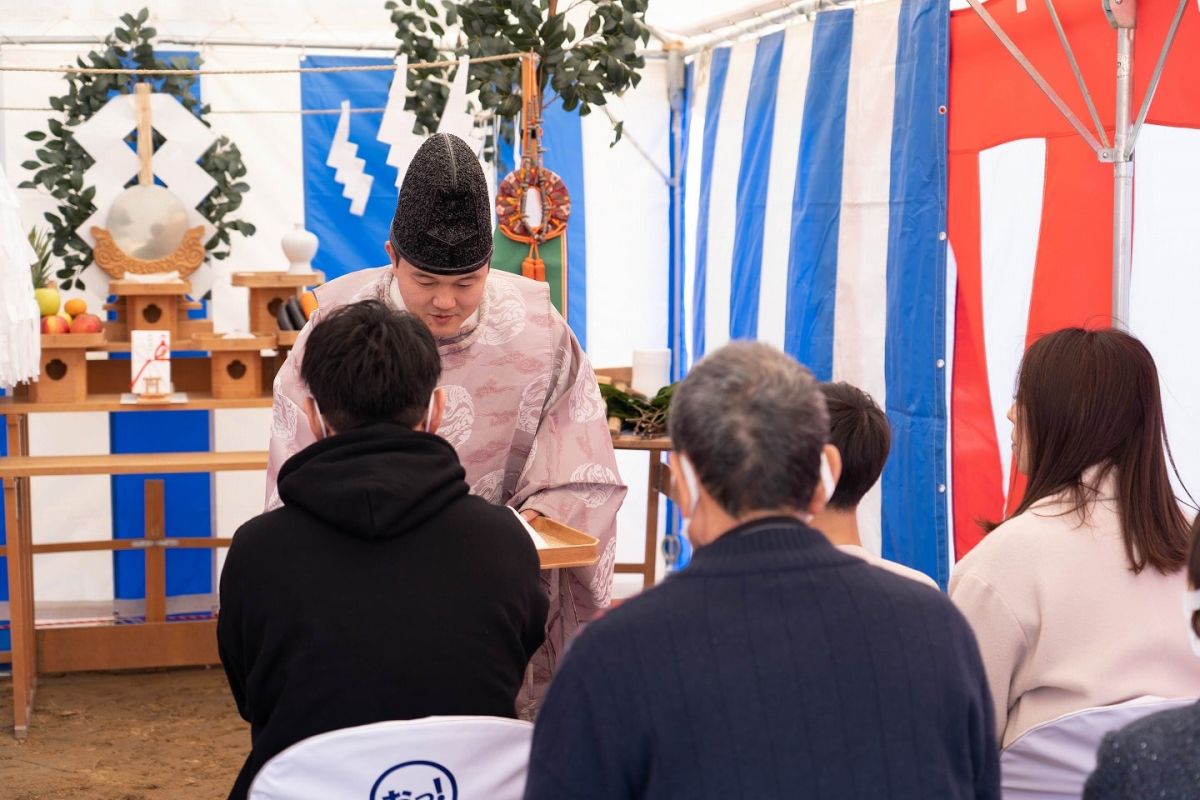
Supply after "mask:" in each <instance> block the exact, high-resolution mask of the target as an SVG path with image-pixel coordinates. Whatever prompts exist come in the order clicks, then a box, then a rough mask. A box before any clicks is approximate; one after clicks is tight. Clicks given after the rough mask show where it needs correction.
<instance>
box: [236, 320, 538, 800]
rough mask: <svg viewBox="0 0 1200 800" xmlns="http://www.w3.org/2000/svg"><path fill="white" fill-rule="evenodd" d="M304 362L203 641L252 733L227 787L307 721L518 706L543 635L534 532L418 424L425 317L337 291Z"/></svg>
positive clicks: (241, 792) (430, 392)
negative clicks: (266, 495)
mask: <svg viewBox="0 0 1200 800" xmlns="http://www.w3.org/2000/svg"><path fill="white" fill-rule="evenodd" d="M302 373H303V379H304V382H305V383H306V384H307V386H308V388H309V390H310V392H311V394H312V397H311V398H309V400H308V407H307V408H306V409H305V412H306V415H307V417H308V424H309V425H310V426H311V427H312V430H313V434H314V435H315V436H316V437H317V440H318V441H317V442H316V443H315V444H312V445H310V446H309V447H307V448H305V449H304V450H302V451H301V452H299V453H297V454H296V455H294V456H292V457H291V458H290V459H288V461H287V462H286V463H285V464H284V465H283V468H282V469H281V470H280V472H279V494H280V497H281V498H282V500H283V506H282V507H280V508H277V509H275V510H273V511H270V512H268V513H266V514H262V515H260V516H258V517H255V518H254V519H252V520H250V521H249V522H247V523H246V524H245V525H243V526H242V527H241V528H240V529H238V531H237V533H236V534H235V535H234V539H233V544H232V545H231V546H230V548H229V556H228V558H227V559H226V561H225V566H224V570H223V572H222V574H221V615H220V620H219V622H218V625H217V642H218V646H219V648H220V653H221V662H222V664H224V666H225V672H226V675H227V676H228V678H229V687H230V689H231V690H232V692H233V696H234V700H235V701H236V702H237V706H238V711H239V712H240V713H241V715H242V716H243V717H244V718H245V719H246V720H247V721H248V722H249V723H250V725H251V729H250V735H251V740H252V750H251V753H250V756H249V757H248V758H247V759H246V763H245V765H244V766H243V767H242V771H241V773H240V774H239V775H238V778H237V782H236V783H235V785H234V787H233V791H232V792H231V794H230V798H242V797H245V796H246V793H247V791H248V790H249V788H250V783H251V781H252V780H253V779H254V776H255V775H256V774H257V772H258V770H259V769H260V768H261V767H262V766H263V764H265V763H266V762H267V761H268V760H269V759H270V758H271V757H272V756H274V755H275V754H277V753H279V752H280V751H282V750H284V749H285V748H287V747H288V746H289V745H291V744H294V743H295V742H298V741H300V740H301V739H305V738H307V737H309V736H313V735H315V734H318V733H324V732H326V731H331V730H336V729H338V728H346V727H351V726H355V725H364V724H367V723H371V722H379V721H383V720H394V719H416V718H419V717H425V716H431V715H453V714H468V715H470V714H481V715H492V716H499V717H515V716H516V713H515V700H516V696H517V691H518V690H519V689H520V687H521V681H522V677H523V675H524V672H525V667H526V664H527V663H528V661H529V658H530V657H531V656H532V655H533V653H534V651H536V650H537V648H538V647H539V646H541V643H542V641H543V638H544V630H545V623H546V609H547V599H546V593H545V592H544V591H543V590H542V589H541V587H540V585H539V582H538V574H539V565H538V557H537V551H536V550H535V548H534V545H533V543H532V542H531V541H530V539H529V536H528V534H527V533H526V532H525V530H524V528H523V527H522V525H521V523H520V522H519V521H518V519H517V517H516V516H515V515H514V514H513V513H512V511H511V510H509V509H507V508H504V507H502V506H493V505H491V504H489V503H488V502H487V501H485V500H483V499H481V498H479V497H475V496H472V495H470V494H469V493H468V487H467V484H466V482H465V481H464V477H463V476H464V472H463V468H462V466H461V465H460V464H459V461H458V457H457V455H455V452H454V449H453V448H452V447H451V446H450V445H449V444H447V443H446V442H445V441H444V440H443V439H441V438H439V437H438V436H435V435H434V433H433V432H434V431H436V429H437V425H438V423H439V422H440V419H441V415H442V410H443V407H444V399H443V397H442V395H441V392H440V390H438V391H435V386H436V385H437V381H438V377H439V376H440V374H441V363H440V359H439V356H438V352H437V347H436V345H435V343H434V340H433V336H432V335H431V334H430V332H429V330H428V328H426V326H425V325H424V324H423V323H422V322H421V321H420V320H419V319H417V318H416V317H413V316H411V315H409V314H407V313H405V312H400V311H395V310H392V309H390V308H389V307H387V306H386V305H384V304H383V303H380V302H378V301H366V302H360V303H351V304H349V305H346V306H343V307H341V308H339V309H337V310H336V311H334V312H333V313H331V314H330V315H329V317H328V318H327V319H326V320H325V321H324V322H323V323H322V324H321V325H320V326H318V327H317V328H316V329H314V330H313V332H312V335H311V336H310V337H309V340H308V355H307V357H306V358H305V359H304V363H303V367H302ZM302 424H303V421H302Z"/></svg>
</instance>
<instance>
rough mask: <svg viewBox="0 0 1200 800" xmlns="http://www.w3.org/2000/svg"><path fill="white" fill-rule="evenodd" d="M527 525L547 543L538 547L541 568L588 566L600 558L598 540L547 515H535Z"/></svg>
mask: <svg viewBox="0 0 1200 800" xmlns="http://www.w3.org/2000/svg"><path fill="white" fill-rule="evenodd" d="M529 526H530V527H531V528H533V529H534V530H535V531H537V532H538V535H539V536H541V537H542V539H543V540H545V542H546V545H547V546H546V547H544V548H543V547H539V548H538V560H539V561H541V564H542V569H560V568H562V567H590V566H593V565H594V564H595V563H596V562H597V561H599V560H600V541H599V540H598V539H595V538H594V537H591V536H588V535H587V534H586V533H583V532H582V531H577V530H575V529H574V528H571V527H568V526H566V525H563V524H562V523H561V522H555V521H554V520H552V519H550V518H548V517H535V518H534V520H533V522H531V523H529Z"/></svg>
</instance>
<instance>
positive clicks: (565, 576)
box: [267, 133, 626, 718]
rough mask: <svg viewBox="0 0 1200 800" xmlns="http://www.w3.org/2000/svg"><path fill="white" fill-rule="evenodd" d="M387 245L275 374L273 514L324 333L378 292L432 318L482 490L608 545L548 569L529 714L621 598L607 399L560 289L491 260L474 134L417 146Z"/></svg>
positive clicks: (457, 444)
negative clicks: (546, 616)
mask: <svg viewBox="0 0 1200 800" xmlns="http://www.w3.org/2000/svg"><path fill="white" fill-rule="evenodd" d="M384 247H385V250H386V251H387V255H388V259H389V262H390V263H389V265H388V266H386V267H379V268H372V269H363V270H358V271H356V272H352V273H349V274H347V275H344V276H342V277H340V278H337V279H335V280H333V281H330V282H329V283H327V284H325V285H324V286H321V287H319V288H318V289H317V290H316V296H317V301H318V303H319V306H318V308H317V310H316V311H315V312H314V314H313V315H312V317H311V319H310V320H309V321H308V324H307V325H306V326H305V327H304V329H303V330H302V331H301V332H300V334H299V336H298V337H297V340H296V344H295V346H294V347H293V348H292V351H291V354H290V355H289V356H288V359H287V362H286V363H284V365H283V367H282V368H281V369H280V372H279V374H278V375H277V376H276V378H275V391H274V394H275V400H274V416H273V421H272V425H271V440H270V447H269V460H268V466H267V508H268V509H269V508H273V507H275V506H276V505H278V503H279V501H280V498H279V495H278V493H277V492H276V475H277V474H278V472H279V469H280V467H281V466H282V465H283V463H284V461H286V460H287V459H288V458H289V457H290V456H292V455H294V454H295V453H298V452H299V451H300V450H302V449H303V448H304V447H305V446H307V445H308V444H310V443H311V442H312V441H313V434H312V432H311V429H310V428H309V426H307V425H304V424H303V422H302V421H303V418H304V409H305V407H306V403H307V400H308V397H309V396H310V392H309V390H308V388H307V387H306V386H305V382H304V380H303V375H302V371H303V364H304V362H305V361H306V360H307V359H308V357H309V356H308V354H307V353H306V344H307V341H308V337H309V336H310V334H311V332H312V331H313V330H314V329H315V328H317V327H319V326H320V325H321V324H322V321H323V320H324V319H325V317H326V315H328V314H329V313H330V312H331V311H332V310H333V309H335V308H338V307H339V306H342V305H345V304H347V303H354V302H359V301H361V300H366V299H375V300H380V301H382V302H384V303H386V304H387V305H388V306H390V307H392V308H397V309H405V310H407V311H409V312H410V313H412V314H414V315H415V316H417V317H419V318H420V319H421V321H422V322H424V323H425V325H426V326H427V327H428V328H429V330H430V332H431V333H432V334H433V336H434V338H435V339H436V340H437V344H438V352H439V353H440V355H441V358H442V369H443V375H442V382H441V386H442V391H443V396H444V397H445V409H444V412H443V419H442V425H441V427H440V428H439V431H438V432H439V435H441V436H442V437H443V438H444V439H446V441H448V442H449V443H450V444H451V445H452V446H453V447H454V449H455V450H456V451H458V454H459V457H460V459H461V461H462V464H463V467H464V469H466V471H467V483H468V484H469V485H470V487H471V491H472V493H474V494H476V495H478V496H480V497H483V498H484V499H486V500H488V501H489V502H492V503H497V504H503V505H508V506H511V507H513V508H515V509H517V510H519V511H520V512H521V513H522V514H523V515H524V516H525V517H526V518H527V519H530V520H532V519H533V518H534V517H536V516H538V515H544V516H547V517H549V518H551V519H554V520H556V521H558V522H561V523H563V524H565V525H569V526H571V527H573V528H576V529H577V530H580V531H583V532H584V533H587V534H588V535H590V536H594V537H596V538H597V539H599V540H600V551H601V553H602V555H601V558H600V561H599V563H597V564H596V565H595V566H591V567H580V568H575V569H570V570H550V571H547V572H546V573H545V574H544V575H543V583H544V585H545V590H546V593H547V596H548V597H549V598H550V605H551V611H550V624H549V627H548V629H547V632H546V633H547V638H546V643H545V645H544V647H543V648H542V651H541V652H539V653H538V655H537V657H536V658H535V659H534V660H533V663H532V664H531V666H530V672H529V675H528V676H527V682H526V686H525V688H524V689H523V691H522V696H521V701H520V705H521V714H522V716H523V717H526V718H528V717H530V716H532V713H533V710H534V708H535V707H536V703H537V700H538V698H539V697H540V696H541V694H542V692H543V691H544V687H545V685H546V683H547V682H548V681H549V678H550V675H551V674H552V673H553V670H554V668H555V665H556V664H557V661H558V658H559V656H560V654H561V653H562V652H563V650H565V648H566V645H567V642H568V641H569V640H570V638H571V637H572V636H573V634H574V633H575V631H576V630H577V629H578V627H579V626H580V625H581V624H582V623H583V622H586V621H587V620H588V619H590V618H591V617H593V616H595V615H596V614H597V613H598V611H599V610H601V609H603V608H605V607H606V606H607V605H608V602H609V599H610V598H611V596H612V577H613V563H614V560H615V554H616V549H615V548H616V539H615V536H616V514H617V509H618V508H620V506H621V503H622V501H623V500H624V497H625V492H626V488H625V486H624V484H623V483H622V482H621V479H620V476H619V474H618V472H617V464H616V456H615V454H614V452H613V446H612V439H611V437H610V435H609V431H608V422H607V413H606V409H605V404H604V400H603V399H602V397H601V396H600V389H599V386H598V385H597V383H596V377H595V374H594V373H593V371H592V367H591V364H590V363H589V362H588V358H587V356H586V355H585V354H584V352H583V350H582V349H581V348H580V347H579V342H578V341H577V340H576V339H575V336H574V334H572V333H571V330H570V328H568V327H567V324H566V322H565V321H564V320H563V318H562V316H561V315H559V313H558V312H557V311H556V310H555V309H554V306H553V305H552V304H551V302H550V293H549V289H548V288H547V285H546V284H544V283H540V282H537V281H532V280H528V279H526V278H523V277H521V276H519V275H512V274H509V273H506V272H501V271H493V270H491V269H490V268H489V262H490V260H491V257H492V249H493V244H492V217H491V208H490V203H489V199H488V188H487V181H486V180H485V179H484V176H483V170H482V169H481V168H480V166H479V161H478V160H477V159H476V157H475V154H474V153H473V152H472V150H471V148H470V147H469V146H468V145H467V144H466V143H465V142H463V141H462V140H461V139H459V138H458V137H456V136H453V135H449V134H444V133H439V134H435V135H434V136H431V137H430V138H429V139H428V140H427V141H426V142H425V144H423V145H422V146H421V148H420V149H419V150H418V151H417V153H416V155H415V156H414V157H413V160H412V163H411V164H410V165H409V167H408V171H407V172H406V173H405V177H404V182H403V185H402V186H401V189H400V196H399V200H398V202H397V204H396V213H395V216H394V218H393V220H392V228H391V235H390V236H389V238H388V241H387V243H386V244H385V246H384Z"/></svg>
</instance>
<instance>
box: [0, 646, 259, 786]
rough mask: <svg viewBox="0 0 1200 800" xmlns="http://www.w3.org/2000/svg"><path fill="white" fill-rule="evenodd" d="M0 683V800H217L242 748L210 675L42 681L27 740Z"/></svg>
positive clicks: (242, 737)
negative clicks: (16, 734)
mask: <svg viewBox="0 0 1200 800" xmlns="http://www.w3.org/2000/svg"><path fill="white" fill-rule="evenodd" d="M11 725H12V682H11V680H9V679H7V678H5V679H0V726H2V727H0V797H2V798H4V800H52V799H53V800H59V799H60V798H84V797H86V798H89V800H159V798H162V800H168V799H169V800H222V799H223V798H224V797H225V796H226V794H227V793H228V791H229V787H230V786H231V785H232V783H233V779H234V777H235V776H236V775H237V771H238V769H239V768H240V767H241V764H242V760H243V759H244V758H245V756H246V753H247V752H249V749H250V733H249V726H248V725H247V724H246V723H245V722H243V721H242V719H241V718H240V717H239V716H238V714H237V710H236V709H235V708H234V705H233V700H232V698H231V697H230V695H229V689H228V687H227V685H226V683H225V674H224V673H223V672H222V671H221V669H220V668H215V669H185V670H161V671H151V672H114V673H79V674H72V675H43V676H42V677H41V679H40V682H39V684H38V691H37V696H36V699H35V708H34V716H33V725H32V727H31V729H30V734H29V738H28V739H26V740H24V741H18V740H16V739H14V738H13V736H12V728H11Z"/></svg>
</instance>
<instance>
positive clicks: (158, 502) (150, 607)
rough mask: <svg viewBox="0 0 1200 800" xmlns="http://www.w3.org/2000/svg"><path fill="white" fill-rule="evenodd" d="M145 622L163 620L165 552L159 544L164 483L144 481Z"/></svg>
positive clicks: (163, 522) (164, 515) (163, 515)
mask: <svg viewBox="0 0 1200 800" xmlns="http://www.w3.org/2000/svg"><path fill="white" fill-rule="evenodd" d="M145 486H146V541H147V542H152V544H151V545H150V546H149V547H147V548H146V622H165V621H166V619H167V559H166V556H167V554H166V553H165V552H163V549H162V547H159V546H158V545H159V543H160V542H161V541H162V540H163V538H164V537H165V536H166V527H167V507H166V496H165V486H166V485H165V483H164V482H163V481H162V480H161V479H160V480H152V481H146V484H145Z"/></svg>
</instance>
